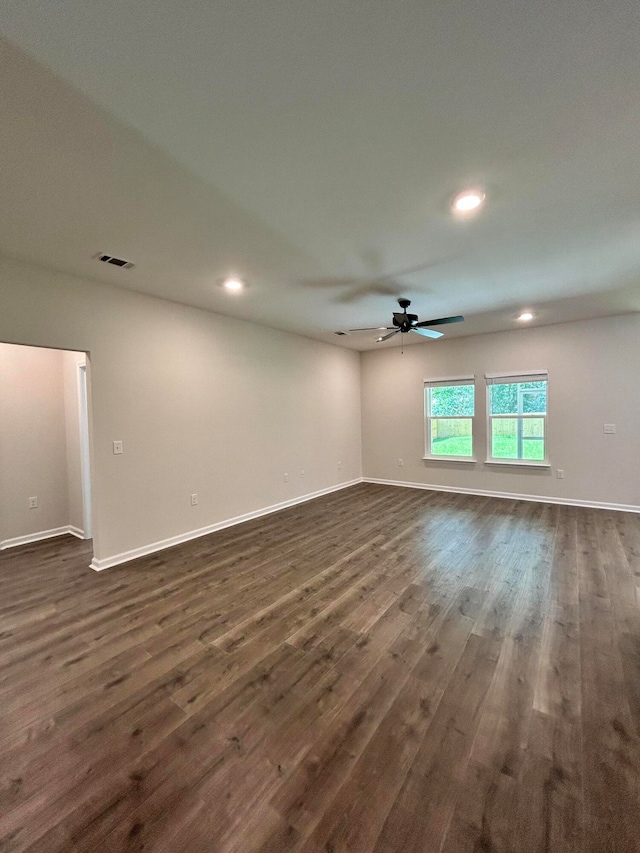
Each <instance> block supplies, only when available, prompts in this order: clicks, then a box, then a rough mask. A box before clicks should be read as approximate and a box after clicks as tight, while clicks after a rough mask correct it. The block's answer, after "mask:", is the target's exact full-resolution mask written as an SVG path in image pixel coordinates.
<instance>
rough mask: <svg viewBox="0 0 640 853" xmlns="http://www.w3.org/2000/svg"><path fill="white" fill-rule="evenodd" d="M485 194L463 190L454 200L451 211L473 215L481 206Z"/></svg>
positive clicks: (478, 191)
mask: <svg viewBox="0 0 640 853" xmlns="http://www.w3.org/2000/svg"><path fill="white" fill-rule="evenodd" d="M484 200H485V194H484V193H483V192H482V190H463V191H462V192H461V193H458V195H457V196H456V197H455V198H454V200H453V204H452V206H451V207H452V209H453V212H454V213H462V214H465V213H473V211H474V210H477V209H478V208H479V207H481V206H482V204H483V203H484Z"/></svg>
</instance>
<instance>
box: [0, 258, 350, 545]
mask: <svg viewBox="0 0 640 853" xmlns="http://www.w3.org/2000/svg"><path fill="white" fill-rule="evenodd" d="M123 275H127V273H123ZM0 303H1V304H2V306H3V310H2V312H1V313H0V340H4V341H9V342H15V343H28V344H40V345H43V346H49V347H60V348H65V349H75V350H80V351H87V352H89V353H90V371H91V390H92V420H93V435H92V439H93V441H92V456H93V499H94V507H93V509H94V529H93V534H94V551H95V554H96V557H97V558H98V559H100V560H104V559H107V558H110V557H113V556H114V555H117V554H119V553H121V552H126V551H128V550H131V549H135V548H139V547H144V546H146V545H149V544H150V543H154V542H158V541H161V540H164V539H166V538H169V537H172V536H178V535H181V534H185V533H188V532H189V531H192V530H196V529H200V528H202V527H206V526H208V525H211V524H215V523H218V522H222V521H224V520H226V519H230V518H233V517H236V516H238V515H242V514H245V513H249V512H253V511H257V510H260V509H263V508H265V507H268V506H272V505H274V504H277V503H280V502H284V501H287V500H291V499H295V498H297V497H300V496H303V495H305V494H309V493H313V492H315V491H319V490H321V489H325V488H330V487H333V486H336V485H338V484H340V483H343V482H348V481H350V480H353V479H356V478H358V477H359V476H360V475H361V447H360V359H359V355H358V354H357V353H353V352H348V351H345V350H342V349H339V348H338V347H334V346H328V345H326V344H321V343H317V342H314V341H310V340H307V339H305V338H301V337H298V336H296V335H291V334H285V333H283V332H277V331H274V330H271V329H267V328H264V327H260V326H256V325H253V324H250V323H245V322H242V321H238V320H233V319H229V318H225V317H221V316H219V315H214V314H209V313H207V312H204V311H199V310H196V309H191V308H187V307H184V306H181V305H177V304H174V303H170V302H165V301H162V300H158V299H154V298H152V297H148V296H142V295H140V294H134V293H130V292H128V291H124V290H117V289H115V288H112V287H108V286H104V285H98V284H95V283H92V282H90V281H84V280H80V279H77V278H73V277H71V276H65V275H58V274H55V273H52V272H49V271H46V270H43V269H41V268H38V267H34V266H31V265H27V264H22V263H18V262H15V261H11V260H8V259H0ZM114 439H119V440H122V441H123V442H124V454H123V455H122V456H114V455H113V452H112V442H113V440H114ZM338 462H341V463H342V467H341V469H340V470H339V469H338ZM302 469H304V471H305V476H304V478H302V476H301V473H300V472H301V470H302ZM284 472H287V473H288V474H289V478H290V479H289V482H288V483H285V482H284V479H283V474H284ZM194 492H195V493H197V494H198V495H199V504H198V506H195V507H192V506H191V505H190V498H189V496H190V494H191V493H194Z"/></svg>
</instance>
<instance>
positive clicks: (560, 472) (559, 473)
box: [556, 468, 564, 480]
mask: <svg viewBox="0 0 640 853" xmlns="http://www.w3.org/2000/svg"><path fill="white" fill-rule="evenodd" d="M556 476H557V478H558V479H559V480H564V468H558V470H557V471H556Z"/></svg>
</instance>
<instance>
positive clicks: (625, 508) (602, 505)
mask: <svg viewBox="0 0 640 853" xmlns="http://www.w3.org/2000/svg"><path fill="white" fill-rule="evenodd" d="M362 482H363V483H378V484H379V485H381V486H401V487H402V488H406V489H426V490H427V491H430V492H454V493H455V494H461V495H481V496H483V497H487V498H505V499H507V500H511V501H533V502H534V503H542V504H561V505H562V506H585V507H589V508H591V509H611V510H615V511H616V512H640V506H633V505H632V504H614V503H607V502H605V501H583V500H578V499H577V498H552V497H546V496H544V495H518V494H514V493H513V492H490V491H487V490H486V489H462V488H456V487H454V486H434V485H427V484H426V483H405V482H403V481H401V480H381V479H378V478H377V477H363V478H362Z"/></svg>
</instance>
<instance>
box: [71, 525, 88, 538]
mask: <svg viewBox="0 0 640 853" xmlns="http://www.w3.org/2000/svg"><path fill="white" fill-rule="evenodd" d="M69 533H70V534H71V535H72V536H76V537H77V538H78V539H86V537H85V535H84V530H81V529H80V528H79V527H76V526H75V525H74V524H70V525H69Z"/></svg>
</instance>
